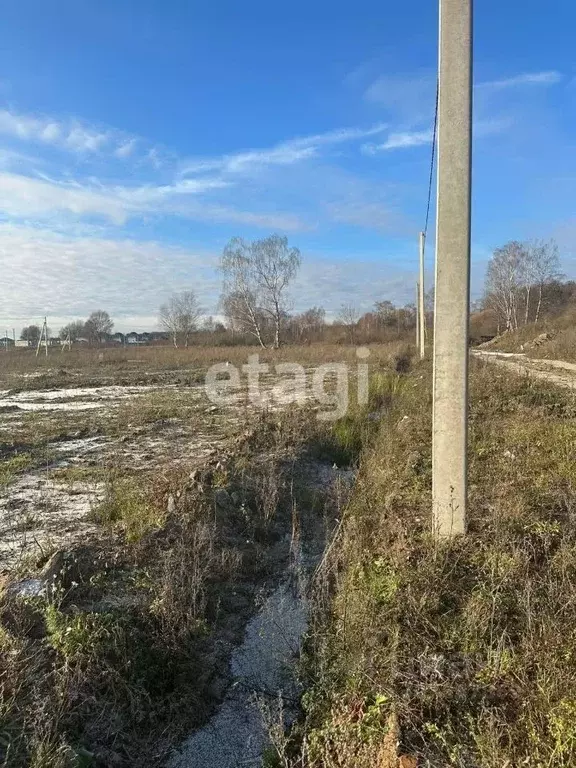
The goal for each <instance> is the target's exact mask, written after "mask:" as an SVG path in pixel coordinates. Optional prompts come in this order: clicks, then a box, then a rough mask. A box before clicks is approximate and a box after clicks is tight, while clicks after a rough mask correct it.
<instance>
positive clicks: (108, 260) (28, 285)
mask: <svg viewBox="0 0 576 768" xmlns="http://www.w3.org/2000/svg"><path fill="white" fill-rule="evenodd" d="M0 261H1V262H2V266H3V270H4V272H5V274H7V275H8V274H9V275H10V280H2V281H0V307H1V308H2V310H1V311H2V318H1V319H2V323H3V324H4V325H8V327H13V326H16V327H21V325H24V324H26V323H28V322H32V321H33V320H35V319H36V318H38V317H40V316H44V315H45V314H47V315H48V318H49V322H52V325H53V328H54V323H53V321H51V319H50V316H52V317H57V318H63V319H67V320H71V319H74V318H76V317H86V316H87V315H88V314H89V312H91V311H92V310H94V309H97V308H99V307H101V308H102V309H106V310H107V311H109V312H110V313H111V315H112V316H113V317H114V318H115V319H117V320H118V318H119V317H120V316H130V317H133V316H137V315H146V316H151V317H155V316H156V312H157V310H158V307H159V305H160V304H161V303H162V301H165V299H166V297H167V296H169V295H170V293H172V292H173V291H176V290H182V289H184V288H188V287H190V288H193V289H194V290H196V291H198V293H199V294H200V295H201V297H202V301H203V303H204V306H206V307H207V308H212V307H214V308H215V306H216V303H217V296H218V293H219V287H220V279H219V277H218V275H217V273H216V271H215V267H216V263H217V255H216V254H214V253H211V252H206V251H202V250H197V249H190V248H178V247H172V246H169V245H163V244H161V243H157V242H150V241H144V242H142V241H137V240H133V239H118V240H114V239H107V238H101V237H66V236H62V235H58V234H55V233H53V232H51V231H49V230H46V229H43V228H38V229H37V228H33V227H29V226H17V225H13V224H0ZM33 275H37V276H41V278H40V277H39V279H34V278H33ZM117 324H118V323H117ZM54 330H57V329H56V328H54Z"/></svg>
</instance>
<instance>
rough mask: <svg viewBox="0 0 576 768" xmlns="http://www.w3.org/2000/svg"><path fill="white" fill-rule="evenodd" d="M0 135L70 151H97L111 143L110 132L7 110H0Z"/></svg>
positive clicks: (113, 138)
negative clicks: (51, 145)
mask: <svg viewBox="0 0 576 768" xmlns="http://www.w3.org/2000/svg"><path fill="white" fill-rule="evenodd" d="M0 133H3V134H5V135H8V136H12V137H14V138H17V139H20V140H21V141H28V142H39V143H43V144H53V145H55V146H58V147H61V148H63V149H68V150H70V151H72V152H97V151H99V150H100V149H101V148H102V147H103V146H104V145H105V144H106V143H108V142H113V141H114V140H115V136H114V134H113V132H112V131H108V130H98V129H95V128H92V127H89V126H86V125H83V124H82V123H80V122H79V121H78V120H68V121H59V120H55V119H54V118H51V117H35V116H31V115H23V114H19V113H17V112H13V111H10V110H7V109H3V110H0Z"/></svg>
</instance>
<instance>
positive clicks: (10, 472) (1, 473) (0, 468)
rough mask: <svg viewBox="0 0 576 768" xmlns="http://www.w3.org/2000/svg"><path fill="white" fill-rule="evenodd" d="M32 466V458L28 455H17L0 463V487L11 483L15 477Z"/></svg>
mask: <svg viewBox="0 0 576 768" xmlns="http://www.w3.org/2000/svg"><path fill="white" fill-rule="evenodd" d="M33 465H34V458H33V456H32V455H31V454H30V453H17V454H15V455H14V456H11V457H10V458H9V459H4V460H1V461H0V486H2V485H8V484H9V483H11V482H12V481H13V480H14V478H15V477H16V475H18V474H20V473H21V472H25V471H26V470H27V469H30V468H31V467H32V466H33Z"/></svg>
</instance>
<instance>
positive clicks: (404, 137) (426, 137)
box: [362, 131, 432, 155]
mask: <svg viewBox="0 0 576 768" xmlns="http://www.w3.org/2000/svg"><path fill="white" fill-rule="evenodd" d="M431 142H432V131H404V132H401V133H391V134H390V136H389V137H388V138H387V139H386V141H385V142H384V143H383V144H365V145H364V146H363V147H362V150H363V151H364V152H365V153H366V154H369V155H375V154H377V153H378V152H385V151H386V150H388V149H405V148H407V147H419V146H421V145H422V144H430V143H431Z"/></svg>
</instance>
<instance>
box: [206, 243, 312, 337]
mask: <svg viewBox="0 0 576 768" xmlns="http://www.w3.org/2000/svg"><path fill="white" fill-rule="evenodd" d="M300 262H301V258H300V251H299V250H298V249H297V248H290V247H289V246H288V238H286V237H280V235H271V236H270V237H267V238H266V239H264V240H255V241H254V242H252V243H247V242H246V241H244V240H243V239H242V238H239V237H235V238H233V239H232V240H231V241H230V242H229V243H228V244H227V245H226V247H225V249H224V252H223V254H222V257H221V259H220V270H221V272H222V274H223V277H224V289H223V294H222V306H223V308H224V313H225V314H226V316H227V317H229V318H230V317H232V318H234V320H235V322H236V324H237V325H239V326H240V327H241V328H242V329H243V330H245V331H247V332H249V333H251V334H252V335H253V336H255V338H256V339H257V340H258V343H259V344H260V345H261V346H262V347H265V346H266V338H265V336H266V334H265V325H267V324H269V325H271V326H272V329H273V339H274V340H273V344H274V347H275V348H278V347H279V346H280V340H281V339H280V337H281V329H282V326H283V324H284V322H285V319H286V315H287V310H288V309H289V306H288V286H289V285H290V282H291V281H292V280H293V279H294V277H295V276H296V273H297V272H298V269H299V267H300Z"/></svg>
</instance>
